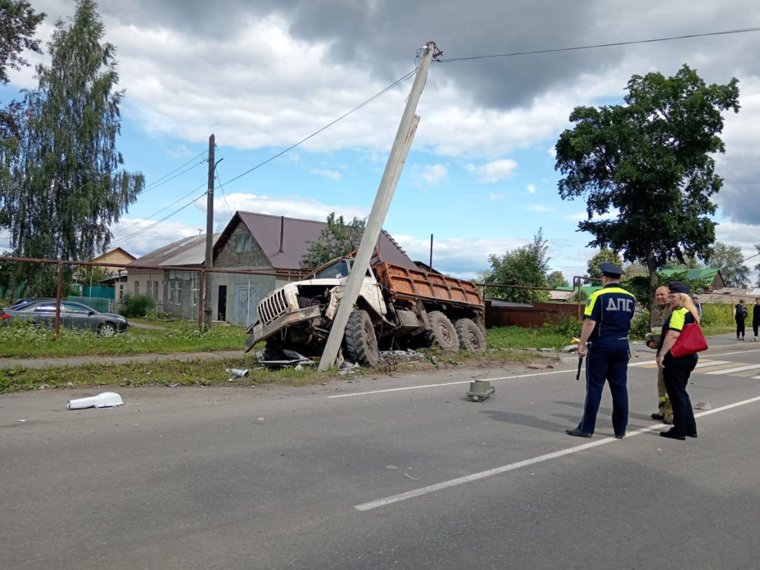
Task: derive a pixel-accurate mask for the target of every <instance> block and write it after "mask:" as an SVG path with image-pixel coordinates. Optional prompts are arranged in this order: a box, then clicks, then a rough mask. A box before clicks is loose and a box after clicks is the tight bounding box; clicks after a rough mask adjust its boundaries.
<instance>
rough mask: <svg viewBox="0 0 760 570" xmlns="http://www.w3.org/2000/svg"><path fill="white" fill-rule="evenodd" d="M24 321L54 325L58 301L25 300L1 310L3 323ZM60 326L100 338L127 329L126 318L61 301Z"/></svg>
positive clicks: (0, 314)
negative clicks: (93, 332) (93, 333)
mask: <svg viewBox="0 0 760 570" xmlns="http://www.w3.org/2000/svg"><path fill="white" fill-rule="evenodd" d="M14 319H22V320H25V321H29V322H31V323H34V324H39V325H46V326H50V327H53V326H55V299H23V300H21V301H17V302H16V303H14V304H13V305H10V306H8V307H6V308H5V309H0V322H2V323H7V322H10V321H12V320H14ZM60 323H61V326H63V327H66V328H70V329H80V330H91V331H95V332H97V333H98V334H99V335H101V336H113V335H115V334H116V333H117V332H124V331H126V330H127V326H128V323H127V319H126V318H124V317H123V316H121V315H116V314H114V313H100V312H98V311H96V310H95V309H92V308H91V307H88V306H87V305H83V304H82V303H76V302H73V301H62V302H61V320H60Z"/></svg>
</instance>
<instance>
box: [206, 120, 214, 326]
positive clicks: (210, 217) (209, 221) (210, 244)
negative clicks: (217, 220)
mask: <svg viewBox="0 0 760 570" xmlns="http://www.w3.org/2000/svg"><path fill="white" fill-rule="evenodd" d="M215 146H216V137H215V136H214V135H213V133H212V134H211V136H210V137H209V138H208V192H207V193H206V261H205V263H204V268H205V269H207V270H208V269H213V267H214V170H215V169H216V162H215V156H214V147H215ZM205 273H206V275H205V281H204V283H203V315H204V320H203V322H204V328H205V330H207V331H208V330H211V321H212V319H211V275H212V273H211V272H210V271H206V272H205Z"/></svg>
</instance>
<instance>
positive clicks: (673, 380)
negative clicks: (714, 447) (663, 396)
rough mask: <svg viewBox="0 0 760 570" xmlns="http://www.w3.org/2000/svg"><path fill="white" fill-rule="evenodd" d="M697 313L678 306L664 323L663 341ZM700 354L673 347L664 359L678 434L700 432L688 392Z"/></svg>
mask: <svg viewBox="0 0 760 570" xmlns="http://www.w3.org/2000/svg"><path fill="white" fill-rule="evenodd" d="M695 322H696V321H695V320H694V316H693V315H692V314H691V312H689V310H688V309H684V308H678V309H674V310H673V312H672V313H671V314H670V316H669V317H668V320H667V321H665V324H663V325H662V338H661V339H660V342H664V341H665V336H666V335H667V334H668V331H678V332H681V331H683V328H684V327H685V326H686V325H689V324H691V323H695ZM698 361H699V356H698V355H697V353H694V354H689V355H687V356H681V357H679V358H676V357H674V356H673V355H672V354H671V353H670V351H668V353H667V354H666V355H665V358H664V359H663V364H664V369H663V373H664V375H665V389H666V390H667V391H668V397H669V398H670V401H671V402H672V404H673V430H672V431H673V433H674V434H677V435H678V436H686V435H688V436H691V437H696V435H697V422H696V420H695V419H694V410H693V409H692V407H691V399H690V398H689V394H688V393H687V392H686V386H687V385H688V383H689V376H690V375H691V373H692V371H693V370H694V368H696V366H697V362H698Z"/></svg>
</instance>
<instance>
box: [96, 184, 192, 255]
mask: <svg viewBox="0 0 760 570" xmlns="http://www.w3.org/2000/svg"><path fill="white" fill-rule="evenodd" d="M203 187H205V184H200V185H199V186H196V187H195V188H193V189H192V190H190V192H188V193H187V194H184V195H183V196H180V197H179V198H178V199H177V200H175V201H174V202H172V203H171V204H169V205H168V206H164V207H163V208H161V209H160V210H158V211H157V212H154V213H152V214H151V215H150V216H148V217H149V218H152V217H153V216H157V215H158V214H160V213H161V212H164V211H166V210H168V209H169V208H171V207H172V206H174V205H175V204H177V203H178V202H181V201H182V200H184V199H185V198H187V197H188V196H189V195H190V194H194V193H195V192H197V191H198V190H200V189H201V188H203ZM204 195H205V192H204V193H203V194H202V195H201V196H204ZM196 200H198V197H195V198H193V199H192V200H190V202H188V203H187V204H185V205H184V206H182V207H181V208H179V209H178V210H175V211H174V212H172V213H171V214H169V215H168V216H165V217H164V218H161V219H160V220H158V221H156V222H154V223H153V224H151V225H149V226H146V227H145V228H140V229H139V230H137V231H136V232H134V233H131V234H129V235H126V236H124V237H121V238H119V239H116V240H114V241H112V242H111V243H112V244H114V243H121V242H125V241H129V240H131V239H134V238H136V237H137V236H139V235H141V234H143V233H145V232H146V231H148V230H149V229H151V228H153V227H155V226H156V225H158V224H160V223H161V222H164V221H166V220H168V219H169V218H171V217H172V216H173V215H175V214H178V213H179V212H181V211H182V210H184V209H185V208H187V207H188V206H189V205H190V204H192V203H193V202H195V201H196Z"/></svg>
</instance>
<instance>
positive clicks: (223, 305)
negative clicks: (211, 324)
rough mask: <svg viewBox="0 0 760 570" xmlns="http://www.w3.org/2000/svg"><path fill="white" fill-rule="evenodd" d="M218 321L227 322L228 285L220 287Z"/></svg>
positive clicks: (217, 309) (217, 303)
mask: <svg viewBox="0 0 760 570" xmlns="http://www.w3.org/2000/svg"><path fill="white" fill-rule="evenodd" d="M216 320H218V321H226V320H227V285H219V296H218V297H217V301H216Z"/></svg>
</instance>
